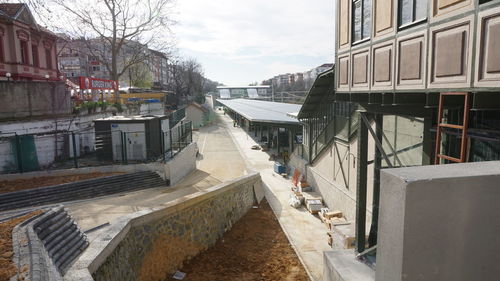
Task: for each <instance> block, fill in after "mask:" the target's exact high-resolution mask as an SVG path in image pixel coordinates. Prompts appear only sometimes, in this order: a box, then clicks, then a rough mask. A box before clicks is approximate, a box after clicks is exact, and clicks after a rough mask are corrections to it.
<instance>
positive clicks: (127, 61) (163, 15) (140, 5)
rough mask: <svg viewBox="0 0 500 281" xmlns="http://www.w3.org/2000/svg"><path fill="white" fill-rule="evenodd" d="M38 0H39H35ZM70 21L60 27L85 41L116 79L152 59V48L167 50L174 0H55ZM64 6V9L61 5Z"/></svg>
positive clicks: (53, 0)
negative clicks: (150, 56)
mask: <svg viewBox="0 0 500 281" xmlns="http://www.w3.org/2000/svg"><path fill="white" fill-rule="evenodd" d="M33 1H36V0H33ZM52 2H53V3H54V5H55V6H54V8H53V10H56V8H57V10H58V11H60V12H61V13H62V14H64V17H66V19H67V20H68V21H69V23H67V24H65V25H64V26H60V30H61V31H63V32H66V33H69V34H70V35H71V36H72V37H73V38H77V39H79V40H82V42H84V43H85V46H86V51H88V53H89V55H91V56H93V57H94V58H96V59H97V60H98V61H99V62H100V63H101V64H102V65H103V66H104V67H105V68H106V70H107V71H108V73H109V76H110V77H111V79H113V80H119V79H120V77H121V76H122V75H124V74H126V73H127V71H128V69H129V68H130V67H132V66H134V65H137V64H141V63H145V62H147V61H148V59H149V54H150V53H149V51H148V49H149V48H154V49H157V50H159V51H164V52H165V51H168V50H169V47H170V44H169V42H168V41H169V40H168V38H169V35H170V34H171V33H170V29H169V27H170V26H171V25H172V24H173V22H172V20H171V19H170V12H171V10H172V3H173V0H145V1H140V0H101V1H93V0H80V1H74V0H52ZM61 8H62V9H61Z"/></svg>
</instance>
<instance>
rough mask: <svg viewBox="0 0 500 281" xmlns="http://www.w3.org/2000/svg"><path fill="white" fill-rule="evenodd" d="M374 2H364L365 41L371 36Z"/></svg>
mask: <svg viewBox="0 0 500 281" xmlns="http://www.w3.org/2000/svg"><path fill="white" fill-rule="evenodd" d="M371 17H372V1H371V0H363V39H365V38H368V37H370V34H371V22H372V21H371Z"/></svg>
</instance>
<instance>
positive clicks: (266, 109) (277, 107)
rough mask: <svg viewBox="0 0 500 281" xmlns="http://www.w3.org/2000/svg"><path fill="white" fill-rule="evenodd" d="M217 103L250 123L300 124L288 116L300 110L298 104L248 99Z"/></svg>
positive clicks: (219, 100) (221, 100)
mask: <svg viewBox="0 0 500 281" xmlns="http://www.w3.org/2000/svg"><path fill="white" fill-rule="evenodd" d="M217 101H218V102H220V103H221V104H223V105H224V106H226V107H228V108H229V109H231V110H233V111H234V112H236V113H238V114H239V115H241V116H243V117H245V118H246V119H247V120H249V121H251V122H261V123H279V124H290V125H299V124H300V123H299V121H298V120H297V119H295V118H292V117H290V116H288V113H291V112H298V111H299V110H300V107H301V105H299V104H291V103H281V102H270V101H260V100H248V99H234V100H223V99H218V100H217Z"/></svg>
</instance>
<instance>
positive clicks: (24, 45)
mask: <svg viewBox="0 0 500 281" xmlns="http://www.w3.org/2000/svg"><path fill="white" fill-rule="evenodd" d="M29 63H30V61H29V58H28V41H21V64H29Z"/></svg>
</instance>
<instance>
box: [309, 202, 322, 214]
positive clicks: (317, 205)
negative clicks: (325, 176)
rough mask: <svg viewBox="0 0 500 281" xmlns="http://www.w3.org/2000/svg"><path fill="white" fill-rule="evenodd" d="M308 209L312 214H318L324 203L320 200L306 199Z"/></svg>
mask: <svg viewBox="0 0 500 281" xmlns="http://www.w3.org/2000/svg"><path fill="white" fill-rule="evenodd" d="M305 200H306V208H307V210H308V211H309V212H310V213H311V214H316V213H318V212H319V211H320V210H321V208H322V207H323V202H321V200H320V199H305Z"/></svg>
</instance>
